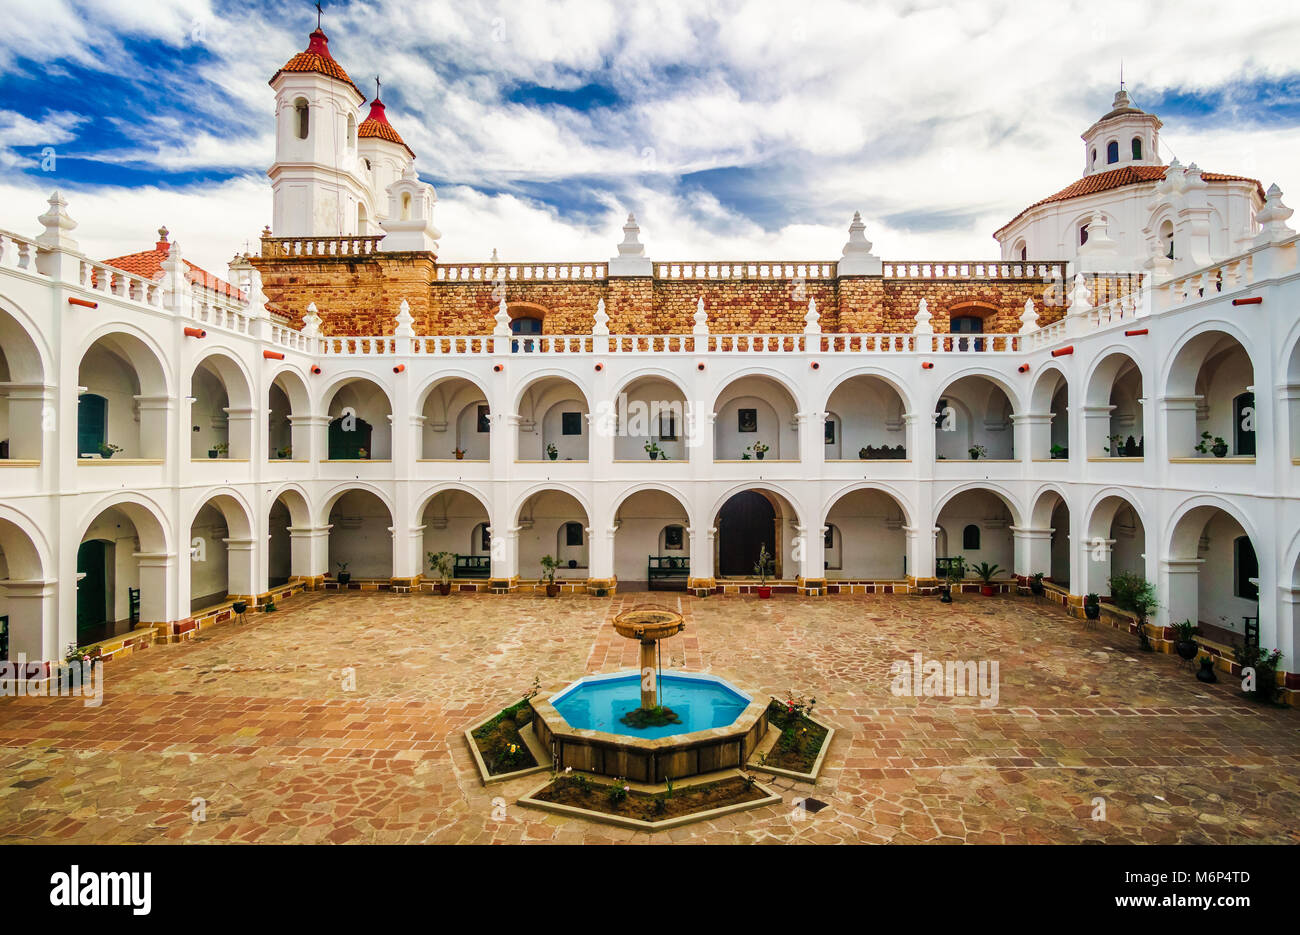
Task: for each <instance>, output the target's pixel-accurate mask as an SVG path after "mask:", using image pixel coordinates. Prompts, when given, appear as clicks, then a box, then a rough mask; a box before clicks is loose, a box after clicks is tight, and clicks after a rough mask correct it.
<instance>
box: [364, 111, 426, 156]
mask: <svg viewBox="0 0 1300 935" xmlns="http://www.w3.org/2000/svg"><path fill="white" fill-rule="evenodd" d="M357 136H358V137H372V138H374V139H379V140H388V142H390V143H396V144H397V145H398V146H400V147H402V148H403V149H405V150H406V151H407V152H408V153H411V158H412V159H414V158H415V153H414V152H412V151H411V147H409V146H407V145H406V141H405V140H403V139H402V137H401V136H400V135H398V132H397V131H396V130H394V129H393V125H392V124H391V123H389V122H388V117H387V116H386V115H385V114H384V102H383V101H381V100H380V99H379V98H375V99H374V100H373V101H371V102H370V113H369V114H368V115H367V116H366V119H365V120H363V121H361V126H359V127H357Z"/></svg>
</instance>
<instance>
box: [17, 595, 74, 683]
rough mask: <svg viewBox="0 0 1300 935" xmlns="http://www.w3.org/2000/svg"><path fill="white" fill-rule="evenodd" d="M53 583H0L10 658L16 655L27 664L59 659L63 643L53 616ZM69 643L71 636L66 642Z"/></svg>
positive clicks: (54, 596)
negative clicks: (5, 607)
mask: <svg viewBox="0 0 1300 935" xmlns="http://www.w3.org/2000/svg"><path fill="white" fill-rule="evenodd" d="M57 584H58V582H57V581H55V580H54V579H52V578H51V579H49V580H39V579H32V580H17V581H16V580H14V579H12V578H8V579H5V580H4V581H3V582H0V591H3V592H4V596H5V600H6V601H7V603H8V613H9V658H10V659H17V658H18V654H19V653H22V654H24V655H25V656H26V657H27V659H28V660H29V661H31V662H37V661H44V660H49V659H62V658H63V651H62V650H63V646H64V645H65V644H64V643H61V642H60V639H59V619H58V615H57V614H56V613H55V606H56V600H57V595H58V587H57ZM74 593H75V592H74ZM73 616H74V617H75V612H74V615H73ZM74 625H75V620H74ZM73 641H75V637H74V638H73V639H72V640H69V641H68V642H73Z"/></svg>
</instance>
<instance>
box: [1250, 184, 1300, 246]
mask: <svg viewBox="0 0 1300 935" xmlns="http://www.w3.org/2000/svg"><path fill="white" fill-rule="evenodd" d="M1294 213H1295V212H1294V211H1293V210H1292V209H1291V208H1288V207H1287V206H1286V205H1284V204H1283V203H1282V189H1280V188H1278V187H1277V183H1276V182H1274V183H1273V184H1272V185H1270V186H1269V187H1268V193H1267V195H1266V197H1265V198H1264V207H1262V208H1260V209H1259V213H1258V214H1256V215H1255V220H1257V221H1258V222H1259V225H1260V231H1259V234H1258V235H1256V237H1255V244H1256V246H1263V245H1264V244H1270V243H1280V242H1281V241H1283V240H1288V239H1289V238H1291V237H1294V236H1295V231H1294V230H1292V229H1291V228H1290V227H1288V226H1287V223H1286V222H1287V219H1288V218H1290V217H1291V215H1292V214H1294Z"/></svg>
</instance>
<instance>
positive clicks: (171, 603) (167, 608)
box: [73, 540, 190, 623]
mask: <svg viewBox="0 0 1300 935" xmlns="http://www.w3.org/2000/svg"><path fill="white" fill-rule="evenodd" d="M187 541H188V540H187ZM132 557H133V558H134V559H135V560H136V563H137V566H138V567H139V569H140V622H141V623H170V622H172V621H174V620H184V619H185V618H186V617H188V616H189V615H190V595H189V587H188V586H187V587H185V589H184V593H183V594H182V593H181V589H180V587H179V586H177V585H173V582H174V581H176V580H177V579H179V578H180V577H181V576H180V575H179V574H178V572H179V565H180V564H181V563H179V562H177V560H176V555H175V554H173V553H171V552H135V553H133V555H132ZM189 560H190V556H189V552H188V551H187V552H186V553H185V562H184V564H185V565H186V566H188V564H189ZM188 582H189V576H188V574H187V575H185V577H184V583H185V584H186V585H188ZM73 616H74V618H75V614H74V615H73ZM74 623H75V619H74Z"/></svg>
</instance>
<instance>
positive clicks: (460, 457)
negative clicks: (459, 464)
mask: <svg viewBox="0 0 1300 935" xmlns="http://www.w3.org/2000/svg"><path fill="white" fill-rule="evenodd" d="M451 453H452V454H454V455H455V456H456V460H457V461H464V460H465V449H464V448H453V449H452V450H451Z"/></svg>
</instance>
